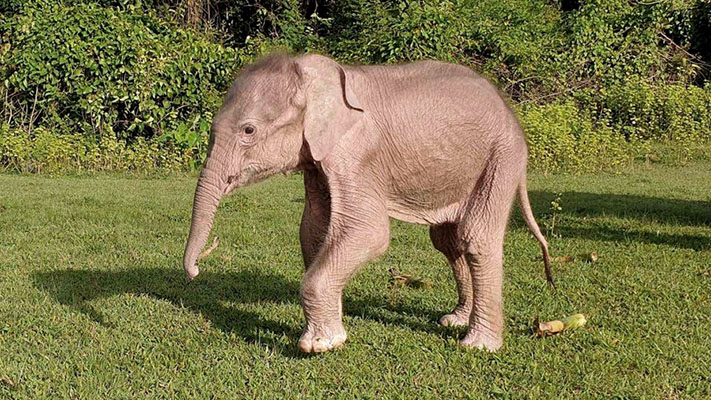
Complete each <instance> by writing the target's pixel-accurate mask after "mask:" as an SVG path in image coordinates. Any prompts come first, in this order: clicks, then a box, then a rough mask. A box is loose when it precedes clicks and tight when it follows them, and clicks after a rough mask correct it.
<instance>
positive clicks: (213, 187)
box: [183, 160, 226, 279]
mask: <svg viewBox="0 0 711 400" xmlns="http://www.w3.org/2000/svg"><path fill="white" fill-rule="evenodd" d="M209 161H210V160H208V163H207V164H206V165H205V168H203V170H202V172H201V173H200V179H199V180H198V184H197V189H196V190H195V200H194V202H193V219H192V223H191V225H190V235H189V236H188V242H187V244H186V246H185V255H184V256H183V267H184V268H185V273H186V274H187V275H188V278H189V279H193V278H195V277H196V276H197V275H198V273H200V271H199V269H198V267H197V259H198V256H199V254H200V251H201V250H202V248H203V247H204V246H205V243H207V238H208V236H210V229H212V222H213V220H214V218H215V212H216V211H217V207H218V205H219V204H220V199H221V198H222V195H223V194H224V192H225V187H226V182H225V181H224V179H222V177H221V176H220V174H219V173H216V172H214V171H215V170H214V169H211V168H209V167H210V162H209Z"/></svg>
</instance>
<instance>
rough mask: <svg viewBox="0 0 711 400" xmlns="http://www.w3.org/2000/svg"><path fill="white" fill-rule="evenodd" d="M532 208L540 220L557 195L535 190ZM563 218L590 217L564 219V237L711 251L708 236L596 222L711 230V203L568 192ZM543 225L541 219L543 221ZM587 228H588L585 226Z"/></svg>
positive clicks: (518, 221)
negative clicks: (581, 220) (574, 220)
mask: <svg viewBox="0 0 711 400" xmlns="http://www.w3.org/2000/svg"><path fill="white" fill-rule="evenodd" d="M530 197H531V205H532V207H533V209H534V210H536V211H537V212H536V214H537V215H536V216H537V217H538V218H539V219H543V218H545V216H546V214H550V212H547V211H545V210H549V209H550V202H551V201H552V200H553V199H555V197H556V194H555V193H552V192H542V191H531V192H530ZM561 204H562V208H563V210H562V211H561V212H560V214H561V216H563V217H566V216H568V217H573V218H590V217H592V219H587V220H586V221H585V222H584V224H578V223H573V224H571V223H567V222H566V221H565V220H563V221H562V222H561V223H560V224H559V225H558V227H557V228H556V231H558V233H559V234H560V235H561V237H564V238H566V237H568V238H573V237H577V238H584V239H590V240H595V241H603V242H624V241H630V240H631V241H636V242H642V243H649V244H662V245H669V246H674V247H677V248H687V249H692V250H696V251H703V250H711V241H709V239H708V236H707V235H703V234H700V235H697V234H688V233H678V234H672V233H659V232H652V231H650V230H645V229H644V228H641V229H636V227H635V226H634V225H633V224H632V225H630V224H626V225H630V227H629V228H625V229H622V228H616V227H614V226H610V224H609V223H608V221H600V220H597V221H596V220H595V218H597V217H615V218H620V219H626V220H637V221H640V222H643V223H649V222H652V223H658V224H664V225H672V226H680V227H709V228H711V203H709V202H704V201H693V200H679V199H664V198H656V197H649V196H639V195H622V194H605V193H587V192H564V193H562V195H561ZM515 219H516V225H517V226H522V225H523V220H522V219H521V217H520V216H517V217H515ZM539 223H540V220H539ZM581 225H584V226H581Z"/></svg>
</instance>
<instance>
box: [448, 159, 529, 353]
mask: <svg viewBox="0 0 711 400" xmlns="http://www.w3.org/2000/svg"><path fill="white" fill-rule="evenodd" d="M515 165H516V164H515V162H514V160H511V159H509V160H507V162H501V161H498V160H495V159H494V160H491V161H490V164H489V165H488V166H487V168H486V169H485V170H484V172H483V174H482V176H481V177H480V178H479V181H478V182H477V185H476V187H475V189H474V191H473V192H472V195H471V197H470V199H469V200H468V201H467V203H466V205H465V207H464V209H463V211H464V212H463V215H462V216H461V219H460V221H461V222H460V224H459V227H458V229H459V232H458V236H459V237H461V238H462V243H463V248H462V250H463V252H464V258H465V259H466V262H467V264H468V266H469V272H470V274H471V278H472V288H473V300H474V301H473V306H472V312H471V316H470V319H469V329H468V330H467V334H466V335H465V337H464V338H463V339H462V340H461V341H460V344H461V345H462V346H465V347H475V348H480V349H486V350H488V351H496V350H498V349H499V347H501V345H502V344H503V304H502V286H503V248H504V234H505V232H506V225H507V224H508V219H509V213H510V211H511V205H512V204H513V200H514V197H515V195H516V189H517V186H518V182H519V181H520V179H521V176H522V174H523V172H524V171H525V159H524V162H523V163H522V164H521V165H520V167H521V168H515V167H514V166H515Z"/></svg>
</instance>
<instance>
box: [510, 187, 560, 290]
mask: <svg viewBox="0 0 711 400" xmlns="http://www.w3.org/2000/svg"><path fill="white" fill-rule="evenodd" d="M518 203H519V206H520V207H521V213H522V214H523V219H524V220H525V221H526V225H528V229H530V230H531V233H533V236H535V237H536V240H538V243H540V244H541V251H542V252H543V265H544V266H545V270H546V280H547V281H548V284H550V285H551V286H552V287H553V289H555V283H554V282H553V275H552V274H551V266H550V257H549V256H548V242H547V241H546V238H545V237H544V236H543V234H542V233H541V229H540V228H539V227H538V223H536V219H535V218H534V217H533V211H532V210H531V203H530V202H529V201H528V189H527V188H526V176H524V177H523V179H521V183H519V185H518Z"/></svg>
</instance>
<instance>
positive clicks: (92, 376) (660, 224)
mask: <svg viewBox="0 0 711 400" xmlns="http://www.w3.org/2000/svg"><path fill="white" fill-rule="evenodd" d="M194 185H195V179H194V178H189V177H168V178H162V179H130V178H128V177H124V176H112V175H108V176H102V175H99V176H93V177H43V176H17V175H0V229H1V231H0V398H27V399H39V398H81V399H88V398H97V399H104V398H122V399H123V398H171V399H172V398H243V397H250V398H252V397H257V398H302V397H306V396H309V397H321V398H331V397H336V398H347V397H356V396H358V397H369V398H372V397H378V398H428V397H430V398H460V397H474V398H491V397H501V398H521V397H526V398H535V399H541V398H554V397H555V396H560V397H563V398H568V397H573V396H576V395H579V394H583V395H584V397H585V398H587V397H599V398H609V397H612V396H617V397H620V398H709V397H710V396H711V202H710V201H711V164H710V163H696V164H692V165H688V166H686V167H683V168H674V167H664V166H655V167H653V168H652V169H645V168H642V167H639V168H638V169H635V170H632V171H630V172H627V173H625V174H621V175H583V176H579V177H574V176H570V175H557V176H548V177H543V176H538V175H533V176H532V177H531V183H530V190H531V196H532V201H533V202H534V204H533V206H534V210H535V212H536V215H537V216H538V220H539V223H540V224H541V225H550V222H551V221H552V217H551V213H552V211H551V207H550V202H551V200H553V199H554V198H555V197H556V193H558V192H562V196H561V205H562V208H563V209H562V211H560V212H559V213H558V215H557V216H556V223H555V227H554V232H553V233H552V234H551V233H550V232H549V235H548V236H549V241H550V243H551V246H552V251H553V253H554V256H560V255H570V254H576V253H581V252H590V251H595V252H597V253H598V254H599V255H600V259H599V261H598V262H597V263H594V264H586V263H582V262H572V263H555V264H554V265H553V270H554V271H553V272H554V275H555V277H556V279H557V284H558V291H557V292H553V291H551V290H549V289H548V288H547V287H546V283H545V279H544V276H543V266H542V263H541V262H540V261H539V250H538V246H537V243H536V242H535V240H534V239H533V238H532V236H531V235H530V234H529V233H528V232H527V231H526V230H525V228H524V224H523V223H522V221H521V218H520V216H519V215H520V214H519V213H518V211H517V210H516V211H514V213H513V217H512V223H511V227H510V230H509V233H508V235H507V239H506V247H505V269H506V278H505V310H506V319H505V322H506V332H505V345H504V347H503V348H502V349H501V351H500V352H499V353H497V354H487V353H483V352H480V351H472V350H465V349H461V348H459V347H458V346H457V345H456V340H457V338H458V337H459V336H460V335H461V334H462V331H461V330H454V329H445V328H441V327H438V326H437V324H436V321H437V319H438V318H439V316H440V315H441V314H443V313H445V312H448V311H450V309H451V308H452V307H453V305H454V304H455V297H456V296H455V288H454V281H453V279H452V276H451V272H450V271H449V268H448V267H447V265H446V263H445V260H444V257H442V256H441V255H440V254H439V253H437V252H436V251H435V250H434V249H433V248H432V245H431V244H430V242H429V238H428V234H427V230H426V228H425V227H421V226H413V225H407V224H404V223H398V222H395V223H393V230H392V232H393V235H392V236H393V239H392V245H391V247H390V249H389V251H388V252H387V254H386V255H385V256H384V257H383V258H381V259H380V260H378V261H376V262H373V263H371V264H370V265H368V266H366V267H365V268H363V269H362V271H361V272H360V273H359V274H358V275H357V276H356V277H355V278H354V279H353V281H352V282H351V284H350V285H349V286H348V288H347V290H346V293H345V303H344V307H345V313H346V317H345V324H346V327H347V329H348V331H349V335H350V336H349V340H348V342H347V343H346V345H345V346H344V347H343V348H342V349H340V350H338V351H336V352H334V353H329V354H324V355H318V356H303V355H301V354H299V353H298V352H297V350H296V341H297V340H298V337H299V334H300V331H301V328H302V324H303V316H302V313H301V309H300V307H299V301H298V287H299V282H300V277H301V274H302V270H303V267H302V265H301V256H300V253H299V246H298V222H299V218H300V215H301V207H302V205H303V193H302V186H301V179H300V177H299V176H292V177H279V178H273V179H272V180H270V181H268V182H266V183H264V184H261V185H258V186H256V187H252V188H248V189H245V190H242V191H239V192H238V193H235V194H234V195H232V196H231V197H229V198H228V199H226V201H224V202H223V205H222V207H221V209H220V211H219V212H218V216H217V221H216V225H215V226H216V228H215V230H214V233H215V234H216V235H218V236H219V237H220V238H221V242H222V243H221V245H220V246H219V247H218V248H217V249H216V250H215V251H214V252H213V253H212V255H211V256H210V257H209V258H208V259H207V260H205V261H204V262H203V263H202V273H201V274H200V276H199V277H198V278H197V279H196V280H195V281H193V282H192V283H190V284H186V283H185V281H184V276H183V271H182V267H181V256H182V251H183V244H184V242H185V239H186V235H187V231H188V227H189V222H190V203H191V199H192V194H193V191H194ZM393 267H394V268H397V269H398V270H400V271H403V272H408V273H413V274H417V275H419V276H422V277H424V278H427V279H429V280H430V281H432V282H433V287H432V288H428V289H411V288H402V287H390V286H389V284H388V273H387V271H388V269H389V268H393ZM573 313H584V314H585V315H587V316H588V318H589V322H588V325H587V326H586V327H585V328H583V329H581V330H578V331H570V332H565V333H563V334H561V335H558V336H555V337H550V338H546V339H535V338H532V337H531V327H532V325H533V321H534V319H535V318H536V317H540V318H542V319H557V318H561V317H563V316H566V315H569V314H573Z"/></svg>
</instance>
